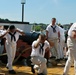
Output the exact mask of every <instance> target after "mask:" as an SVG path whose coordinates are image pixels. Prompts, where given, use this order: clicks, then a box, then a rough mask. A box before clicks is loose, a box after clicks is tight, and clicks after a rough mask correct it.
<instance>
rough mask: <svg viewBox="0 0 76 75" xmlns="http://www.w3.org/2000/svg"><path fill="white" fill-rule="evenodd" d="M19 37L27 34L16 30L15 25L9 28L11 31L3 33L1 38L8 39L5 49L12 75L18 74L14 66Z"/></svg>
mask: <svg viewBox="0 0 76 75" xmlns="http://www.w3.org/2000/svg"><path fill="white" fill-rule="evenodd" d="M19 35H25V34H24V33H23V31H22V30H20V29H16V28H15V26H14V25H11V26H10V27H9V30H7V31H6V32H5V33H2V35H1V36H0V38H3V37H5V38H6V41H5V48H6V52H7V57H8V63H7V65H6V67H7V68H8V69H9V73H10V74H16V72H15V71H14V70H13V67H12V64H13V61H14V58H15V54H16V42H17V40H18V39H19Z"/></svg>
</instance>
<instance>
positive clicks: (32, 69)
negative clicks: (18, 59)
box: [31, 65, 35, 73]
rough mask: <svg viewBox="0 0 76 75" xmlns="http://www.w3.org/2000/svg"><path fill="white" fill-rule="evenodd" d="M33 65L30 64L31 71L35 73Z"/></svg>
mask: <svg viewBox="0 0 76 75" xmlns="http://www.w3.org/2000/svg"><path fill="white" fill-rule="evenodd" d="M33 67H34V65H31V72H32V73H35V70H34V68H33Z"/></svg>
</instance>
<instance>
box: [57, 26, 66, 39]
mask: <svg viewBox="0 0 76 75" xmlns="http://www.w3.org/2000/svg"><path fill="white" fill-rule="evenodd" d="M58 27H59V30H60V39H61V40H63V41H65V34H64V33H65V30H64V29H63V28H61V27H60V26H58Z"/></svg>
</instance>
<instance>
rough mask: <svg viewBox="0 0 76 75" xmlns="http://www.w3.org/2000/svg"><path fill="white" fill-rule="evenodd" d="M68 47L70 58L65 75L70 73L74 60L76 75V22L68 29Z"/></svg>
mask: <svg viewBox="0 0 76 75" xmlns="http://www.w3.org/2000/svg"><path fill="white" fill-rule="evenodd" d="M67 47H68V60H67V62H66V64H65V68H64V73H63V75H68V72H69V69H70V67H71V63H73V62H74V69H75V75H76V23H74V24H73V25H72V26H71V27H70V29H69V31H68V39H67Z"/></svg>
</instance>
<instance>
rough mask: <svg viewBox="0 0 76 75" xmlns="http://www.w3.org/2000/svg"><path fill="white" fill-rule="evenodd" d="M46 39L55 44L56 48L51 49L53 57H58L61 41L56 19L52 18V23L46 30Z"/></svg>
mask: <svg viewBox="0 0 76 75" xmlns="http://www.w3.org/2000/svg"><path fill="white" fill-rule="evenodd" d="M46 37H47V40H48V41H49V42H53V43H54V46H53V47H52V48H51V53H52V57H56V59H58V58H59V56H58V41H60V31H59V27H58V26H57V25H56V18H52V23H51V24H49V25H48V26H47V28H46Z"/></svg>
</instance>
